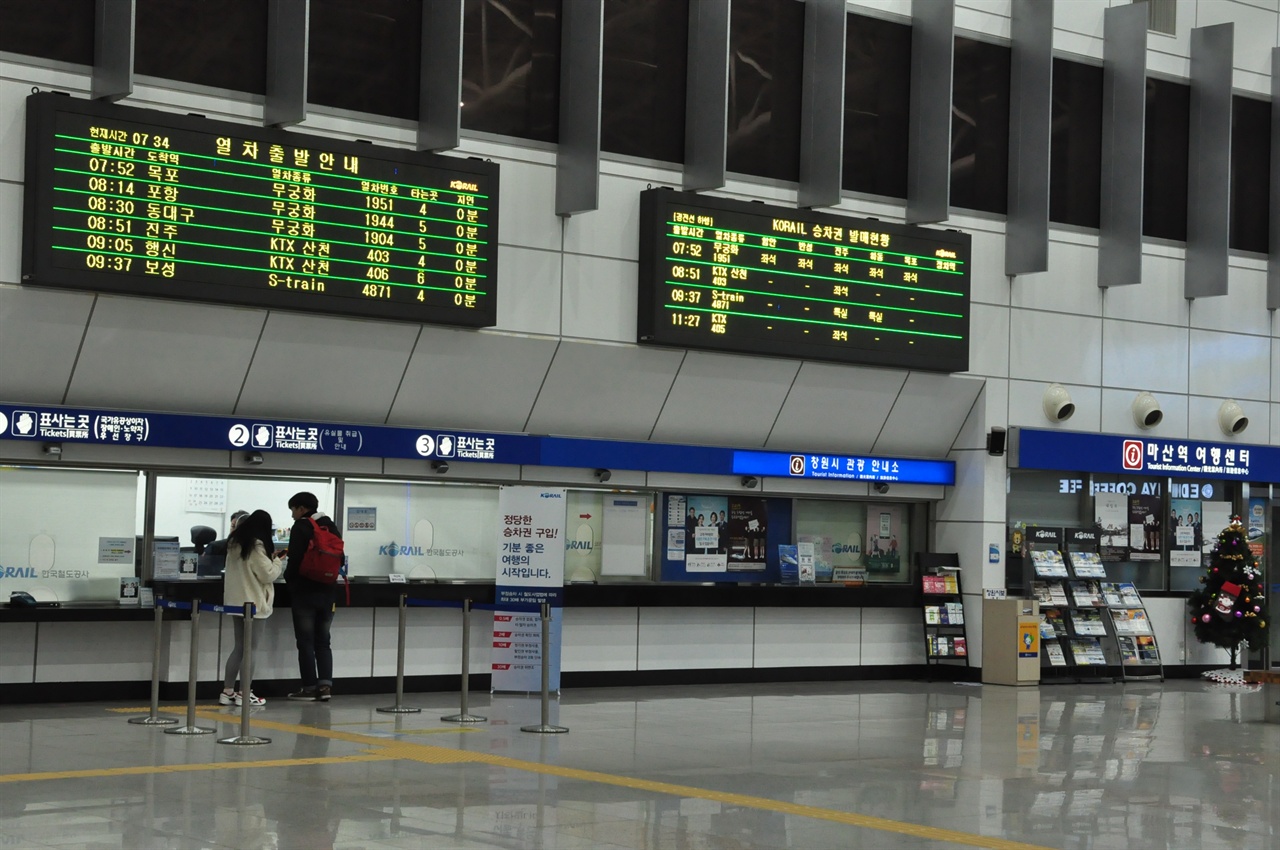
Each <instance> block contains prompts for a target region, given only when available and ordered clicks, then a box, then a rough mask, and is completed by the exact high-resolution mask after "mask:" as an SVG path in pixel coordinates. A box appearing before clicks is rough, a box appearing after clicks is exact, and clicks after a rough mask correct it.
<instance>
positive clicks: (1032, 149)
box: [1004, 0, 1053, 275]
mask: <svg viewBox="0 0 1280 850" xmlns="http://www.w3.org/2000/svg"><path fill="white" fill-rule="evenodd" d="M1012 12H1013V20H1012V31H1011V34H1012V36H1013V45H1012V56H1011V62H1010V66H1011V68H1010V69H1011V72H1012V79H1011V80H1010V93H1009V94H1010V97H1009V217H1008V223H1007V227H1006V231H1005V240H1004V245H1005V249H1004V273H1005V274H1006V275H1018V274H1029V273H1032V272H1043V271H1048V270H1049V141H1050V133H1051V129H1052V127H1051V124H1052V120H1053V4H1052V3H1044V2H1041V0H1013V8H1012Z"/></svg>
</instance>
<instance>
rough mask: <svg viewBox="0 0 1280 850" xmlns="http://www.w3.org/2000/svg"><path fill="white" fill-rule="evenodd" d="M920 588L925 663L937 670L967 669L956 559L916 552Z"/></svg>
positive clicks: (967, 643)
mask: <svg viewBox="0 0 1280 850" xmlns="http://www.w3.org/2000/svg"><path fill="white" fill-rule="evenodd" d="M916 566H917V567H918V568H919V569H920V586H921V590H922V591H923V594H924V603H923V614H924V651H925V663H927V664H929V665H930V666H937V667H955V666H961V665H963V666H964V667H968V666H969V640H968V636H967V634H966V632H965V624H964V597H963V596H961V593H960V559H959V556H958V555H956V554H954V553H952V554H939V553H936V552H919V553H917V555H916Z"/></svg>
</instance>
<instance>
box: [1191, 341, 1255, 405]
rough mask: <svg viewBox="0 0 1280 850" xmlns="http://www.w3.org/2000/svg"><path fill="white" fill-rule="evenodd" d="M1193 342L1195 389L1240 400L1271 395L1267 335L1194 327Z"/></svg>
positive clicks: (1200, 393)
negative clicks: (1195, 328) (1199, 329)
mask: <svg viewBox="0 0 1280 850" xmlns="http://www.w3.org/2000/svg"><path fill="white" fill-rule="evenodd" d="M1190 343H1191V360H1190V363H1191V386H1190V391H1191V392H1193V393H1196V394H1197V395H1207V396H1218V397H1219V398H1234V399H1236V400H1237V401H1240V400H1242V399H1246V398H1251V399H1259V400H1262V399H1266V398H1269V396H1270V389H1271V387H1270V383H1271V382H1270V380H1269V377H1270V376H1268V375H1267V362H1268V358H1269V355H1270V354H1271V348H1272V342H1271V340H1269V339H1268V338H1267V337H1265V336H1249V335H1247V334H1242V333H1234V334H1233V333H1217V332H1214V331H1198V330H1192V331H1191V338H1190Z"/></svg>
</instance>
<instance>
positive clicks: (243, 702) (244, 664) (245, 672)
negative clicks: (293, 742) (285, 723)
mask: <svg viewBox="0 0 1280 850" xmlns="http://www.w3.org/2000/svg"><path fill="white" fill-rule="evenodd" d="M256 610H257V609H256V608H254V605H253V603H252V602H246V603H245V604H244V614H243V616H244V652H243V654H242V656H241V658H240V734H239V735H235V736H232V737H230V738H219V739H218V743H219V744H235V745H237V746H250V745H254V744H270V743H271V739H270V738H261V737H258V736H257V735H251V734H249V708H250V705H249V702H250V699H251V697H252V696H253V615H254V612H255V611H256Z"/></svg>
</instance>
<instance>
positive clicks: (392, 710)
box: [374, 705, 422, 714]
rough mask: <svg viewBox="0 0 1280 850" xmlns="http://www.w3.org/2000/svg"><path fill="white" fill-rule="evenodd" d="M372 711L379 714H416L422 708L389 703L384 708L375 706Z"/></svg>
mask: <svg viewBox="0 0 1280 850" xmlns="http://www.w3.org/2000/svg"><path fill="white" fill-rule="evenodd" d="M374 711H376V712H378V713H379V714H417V713H418V712H420V711H422V709H420V708H414V707H413V706H409V705H389V706H387V707H386V708H375V709H374Z"/></svg>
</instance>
